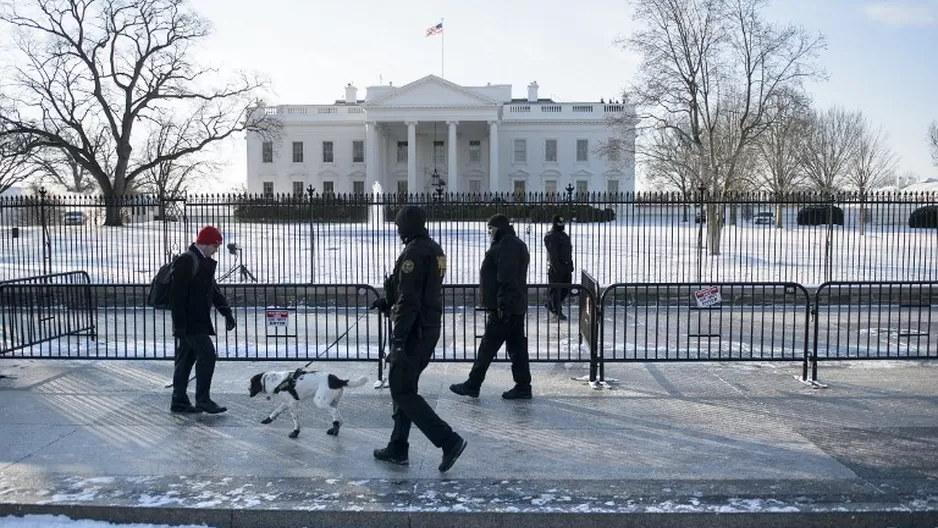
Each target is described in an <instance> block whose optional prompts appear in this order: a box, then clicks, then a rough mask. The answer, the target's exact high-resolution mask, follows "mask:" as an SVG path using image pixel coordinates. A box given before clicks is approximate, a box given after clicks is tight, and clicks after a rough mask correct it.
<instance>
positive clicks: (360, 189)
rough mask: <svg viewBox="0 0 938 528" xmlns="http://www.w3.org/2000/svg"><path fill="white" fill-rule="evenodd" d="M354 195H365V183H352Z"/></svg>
mask: <svg viewBox="0 0 938 528" xmlns="http://www.w3.org/2000/svg"><path fill="white" fill-rule="evenodd" d="M352 193H353V194H365V182H363V181H361V180H359V181H353V182H352Z"/></svg>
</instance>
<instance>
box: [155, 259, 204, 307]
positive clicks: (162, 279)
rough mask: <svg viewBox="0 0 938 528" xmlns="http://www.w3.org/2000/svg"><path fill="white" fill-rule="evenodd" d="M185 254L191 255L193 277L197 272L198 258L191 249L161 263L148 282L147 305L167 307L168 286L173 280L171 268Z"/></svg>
mask: <svg viewBox="0 0 938 528" xmlns="http://www.w3.org/2000/svg"><path fill="white" fill-rule="evenodd" d="M186 254H188V255H189V256H191V257H192V260H193V261H194V265H193V266H192V276H193V277H195V274H196V273H198V272H199V258H198V257H197V256H195V254H194V253H192V252H191V251H186V252H184V253H180V254H179V255H177V256H176V258H174V259H173V260H172V261H171V262H168V263H166V264H163V265H162V266H160V269H159V271H157V272H156V276H155V277H153V281H152V282H151V283H150V293H149V294H148V295H147V306H152V307H153V308H157V309H160V310H168V309H169V287H170V285H171V284H172V282H173V268H174V267H175V265H176V262H177V261H178V260H179V259H180V258H182V257H183V255H186Z"/></svg>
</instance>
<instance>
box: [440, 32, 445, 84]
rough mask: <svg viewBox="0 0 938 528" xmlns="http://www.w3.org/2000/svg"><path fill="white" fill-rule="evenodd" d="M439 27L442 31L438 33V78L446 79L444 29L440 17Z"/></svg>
mask: <svg viewBox="0 0 938 528" xmlns="http://www.w3.org/2000/svg"><path fill="white" fill-rule="evenodd" d="M440 27H441V28H442V29H443V31H441V32H440V78H441V79H445V78H446V44H445V42H446V28H445V27H443V17H440Z"/></svg>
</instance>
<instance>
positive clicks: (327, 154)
mask: <svg viewBox="0 0 938 528" xmlns="http://www.w3.org/2000/svg"><path fill="white" fill-rule="evenodd" d="M322 162H323V163H335V149H334V148H333V143H332V142H331V141H323V142H322Z"/></svg>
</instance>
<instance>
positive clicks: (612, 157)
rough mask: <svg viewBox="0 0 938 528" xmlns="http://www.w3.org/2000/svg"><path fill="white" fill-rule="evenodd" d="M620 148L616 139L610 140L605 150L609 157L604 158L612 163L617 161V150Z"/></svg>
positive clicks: (619, 142)
mask: <svg viewBox="0 0 938 528" xmlns="http://www.w3.org/2000/svg"><path fill="white" fill-rule="evenodd" d="M621 148H622V142H621V141H619V140H618V139H610V140H609V146H608V148H607V150H608V151H609V155H608V156H606V158H607V159H608V160H609V161H613V162H616V161H619V149H621Z"/></svg>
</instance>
